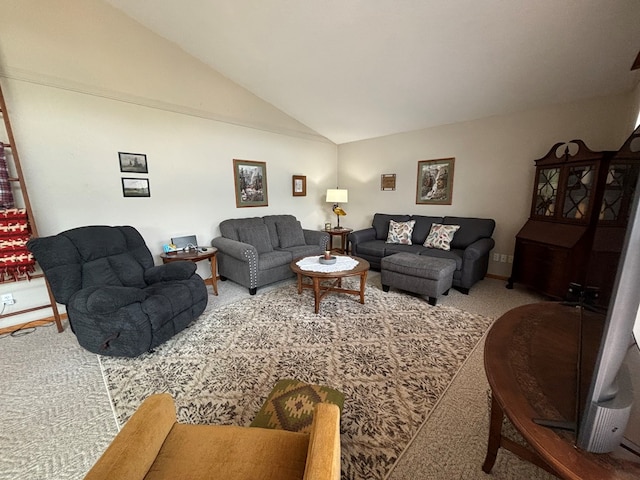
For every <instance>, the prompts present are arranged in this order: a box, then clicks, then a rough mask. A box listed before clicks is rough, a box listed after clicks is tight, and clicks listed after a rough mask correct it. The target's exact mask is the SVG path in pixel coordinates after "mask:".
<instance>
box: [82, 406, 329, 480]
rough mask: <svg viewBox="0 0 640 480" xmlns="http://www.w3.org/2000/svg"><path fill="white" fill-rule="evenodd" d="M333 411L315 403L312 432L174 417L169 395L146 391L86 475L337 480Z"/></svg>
mask: <svg viewBox="0 0 640 480" xmlns="http://www.w3.org/2000/svg"><path fill="white" fill-rule="evenodd" d="M339 424H340V409H339V408H338V406H337V405H334V404H329V403H320V404H318V405H317V406H316V410H315V413H314V419H313V424H312V427H311V433H297V432H289V431H286V430H274V429H267V428H253V427H238V426H231V425H192V424H183V423H178V422H177V421H176V411H175V405H174V403H173V399H172V398H171V396H170V395H169V394H167V393H163V394H157V395H151V396H150V397H148V398H147V399H146V400H145V401H144V402H143V403H142V405H140V408H139V409H138V410H137V411H136V412H135V413H134V414H133V415H132V416H131V418H130V419H129V421H128V422H127V423H126V424H125V425H124V427H123V428H122V430H121V431H120V433H118V435H117V436H116V438H115V439H114V440H113V442H112V443H111V445H110V446H109V447H108V448H107V450H106V451H105V452H104V454H103V455H102V457H100V459H99V460H98V462H97V463H96V464H95V465H94V466H93V468H92V469H91V470H90V471H89V473H88V474H87V476H86V477H85V480H114V479H127V480H143V479H144V480H163V479H167V480H169V479H171V480H175V479H181V478H183V479H189V480H209V479H226V480H249V479H264V480H269V479H271V480H276V479H277V480H339V479H340V426H339Z"/></svg>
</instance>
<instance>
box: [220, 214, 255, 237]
mask: <svg viewBox="0 0 640 480" xmlns="http://www.w3.org/2000/svg"><path fill="white" fill-rule="evenodd" d="M256 225H264V220H262V218H261V217H250V218H230V219H228V220H223V221H222V222H221V223H220V234H221V235H222V236H223V237H224V238H229V239H231V240H235V241H237V242H241V241H242V240H240V236H239V234H238V232H239V230H240V229H243V228H248V227H253V226H256Z"/></svg>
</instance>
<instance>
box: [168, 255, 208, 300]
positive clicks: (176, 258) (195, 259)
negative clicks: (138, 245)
mask: <svg viewBox="0 0 640 480" xmlns="http://www.w3.org/2000/svg"><path fill="white" fill-rule="evenodd" d="M217 253H218V249H217V248H216V247H207V249H206V250H205V251H204V252H202V251H200V250H199V249H198V250H195V249H192V250H187V251H183V252H169V253H161V254H160V258H162V263H169V262H177V261H180V260H186V261H189V262H194V263H195V262H199V261H201V260H210V261H211V286H212V287H213V293H214V295H218V264H217V260H216V254H217Z"/></svg>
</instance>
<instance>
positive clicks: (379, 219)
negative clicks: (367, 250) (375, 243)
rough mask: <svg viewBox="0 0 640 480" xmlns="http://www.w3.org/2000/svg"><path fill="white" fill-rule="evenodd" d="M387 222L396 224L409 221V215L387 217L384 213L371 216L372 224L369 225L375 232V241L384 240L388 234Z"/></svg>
mask: <svg viewBox="0 0 640 480" xmlns="http://www.w3.org/2000/svg"><path fill="white" fill-rule="evenodd" d="M389 220H394V221H396V222H406V221H407V220H411V217H410V216H409V215H387V214H386V213H376V214H375V215H374V216H373V223H372V224H371V225H372V226H373V228H374V229H375V230H376V240H386V239H387V235H388V234H389Z"/></svg>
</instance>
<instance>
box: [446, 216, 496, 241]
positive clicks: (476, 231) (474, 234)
mask: <svg viewBox="0 0 640 480" xmlns="http://www.w3.org/2000/svg"><path fill="white" fill-rule="evenodd" d="M442 223H444V224H445V225H460V229H459V230H458V231H457V232H456V234H455V235H454V237H453V240H451V248H460V249H464V248H467V247H468V246H469V245H471V244H472V243H473V242H475V241H477V240H480V239H481V238H491V235H493V230H494V229H495V227H496V222H495V220H493V219H491V218H470V217H444V220H443V222H442Z"/></svg>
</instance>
